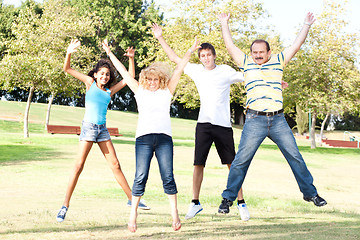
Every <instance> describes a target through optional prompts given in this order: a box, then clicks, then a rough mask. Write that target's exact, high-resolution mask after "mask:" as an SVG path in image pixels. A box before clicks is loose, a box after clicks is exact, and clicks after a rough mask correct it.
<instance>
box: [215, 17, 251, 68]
mask: <svg viewBox="0 0 360 240" xmlns="http://www.w3.org/2000/svg"><path fill="white" fill-rule="evenodd" d="M218 19H219V21H220V23H221V33H222V36H223V39H224V42H225V46H226V49H227V50H228V52H229V54H230V56H231V57H232V59H233V60H234V61H235V63H236V64H237V65H238V66H242V65H243V63H244V58H245V53H244V52H243V51H241V50H240V49H239V48H238V47H237V46H235V44H234V42H233V40H232V37H231V33H230V28H229V19H230V13H228V14H226V13H221V14H220V15H219V16H218Z"/></svg>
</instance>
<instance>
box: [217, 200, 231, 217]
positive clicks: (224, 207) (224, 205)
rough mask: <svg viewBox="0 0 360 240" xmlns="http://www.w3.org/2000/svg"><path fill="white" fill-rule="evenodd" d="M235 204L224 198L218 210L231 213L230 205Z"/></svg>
mask: <svg viewBox="0 0 360 240" xmlns="http://www.w3.org/2000/svg"><path fill="white" fill-rule="evenodd" d="M232 205H233V202H232V201H230V200H228V199H226V198H223V200H222V201H221V204H220V206H219V210H218V212H219V213H225V214H226V213H229V212H230V207H231V206H232Z"/></svg>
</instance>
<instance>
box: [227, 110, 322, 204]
mask: <svg viewBox="0 0 360 240" xmlns="http://www.w3.org/2000/svg"><path fill="white" fill-rule="evenodd" d="M266 137H269V138H270V139H271V140H272V141H273V142H274V143H276V144H277V146H278V147H279V149H280V151H281V152H282V154H283V155H284V157H285V158H286V160H287V162H288V163H289V165H290V168H291V170H292V172H293V174H294V176H295V178H296V181H297V183H298V185H299V188H300V191H301V192H302V193H303V196H304V197H313V196H315V195H317V191H316V188H315V186H314V185H313V177H312V176H311V173H310V172H309V170H308V169H307V167H306V164H305V162H304V159H303V158H302V156H301V154H300V152H299V149H298V147H297V145H296V141H295V138H294V135H293V133H292V131H291V129H290V127H289V125H288V124H287V122H286V120H285V117H284V114H283V113H280V114H277V115H274V116H263V115H257V114H254V113H247V114H246V121H245V125H244V128H243V131H242V134H241V140H240V144H239V148H238V152H237V153H236V155H235V158H234V161H233V162H232V164H231V168H230V172H229V176H228V181H227V186H226V189H225V190H224V192H223V193H222V197H223V198H226V199H228V200H231V201H234V200H235V199H236V197H237V194H238V192H239V190H240V188H241V186H242V184H243V182H244V179H245V176H246V172H247V170H248V168H249V166H250V163H251V161H252V159H253V157H254V155H255V153H256V151H257V149H258V148H259V146H260V144H261V143H262V142H263V140H264V139H265V138H266Z"/></svg>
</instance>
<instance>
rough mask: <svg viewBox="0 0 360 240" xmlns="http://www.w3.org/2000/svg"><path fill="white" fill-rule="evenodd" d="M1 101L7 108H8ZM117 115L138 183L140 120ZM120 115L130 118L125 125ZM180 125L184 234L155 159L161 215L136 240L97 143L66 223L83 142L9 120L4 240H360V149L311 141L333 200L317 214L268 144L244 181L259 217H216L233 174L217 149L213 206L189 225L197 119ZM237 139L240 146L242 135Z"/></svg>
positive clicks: (155, 210) (312, 157) (144, 219)
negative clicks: (174, 221) (66, 201)
mask: <svg viewBox="0 0 360 240" xmlns="http://www.w3.org/2000/svg"><path fill="white" fill-rule="evenodd" d="M1 105H2V102H1V103H0V108H1ZM33 105H34V106H37V104H33ZM44 106H45V105H44ZM44 106H40V108H44ZM59 107H61V108H56V107H55V108H54V109H55V110H54V112H53V113H52V118H54V116H57V115H58V114H59V113H57V111H58V110H59V111H61V112H63V113H62V114H65V113H66V112H67V109H66V108H63V106H59ZM32 108H33V106H32ZM68 108H70V109H72V107H68ZM9 109H10V110H11V108H9ZM10 110H8V111H10ZM79 110H80V111H81V109H79ZM69 111H71V110H69ZM38 112H41V111H38ZM2 113H3V112H2ZM111 114H114V116H111V117H109V116H108V120H109V121H110V118H112V117H115V118H116V119H117V120H116V121H115V120H113V121H114V125H111V127H112V126H116V124H118V126H122V125H126V124H128V127H127V129H126V131H128V132H129V135H128V136H124V137H116V138H113V142H114V146H115V149H116V151H117V155H118V158H119V160H120V164H121V167H122V169H123V171H124V174H125V175H126V177H127V180H128V182H129V184H130V185H132V181H133V177H134V172H135V166H134V159H135V155H134V139H133V134H134V133H135V132H134V131H135V130H134V129H135V128H136V114H133V113H124V112H119V111H111ZM8 115H12V113H8ZM13 115H16V114H13ZM59 115H61V114H59ZM77 117H82V115H81V113H78V112H77V111H75V112H73V113H72V114H69V115H68V116H67V117H63V120H61V121H63V122H61V121H60V120H59V122H56V121H55V120H53V121H54V122H55V123H52V124H69V125H70V124H75V123H76V121H77V119H74V118H77ZM36 118H37V117H33V118H32V117H31V119H36ZM39 119H41V118H40V117H39ZM121 119H123V120H125V119H126V120H125V121H126V123H123V122H122V121H121ZM133 120H134V121H133ZM173 120H175V124H173V131H174V142H175V148H174V151H175V155H174V173H175V179H176V182H177V187H178V191H179V193H178V208H179V213H180V218H181V220H182V228H181V230H180V231H179V232H174V231H172V229H171V217H170V214H169V204H168V200H167V197H166V195H165V194H164V193H163V190H162V184H161V179H160V175H159V172H158V167H157V164H156V161H153V162H152V166H151V172H150V177H149V181H148V183H147V188H146V192H145V195H144V199H145V200H146V202H147V203H148V204H149V205H150V206H151V207H152V209H151V210H149V211H140V210H139V218H138V231H137V232H136V233H135V234H132V233H130V232H129V231H128V230H127V220H128V216H129V208H128V207H126V202H127V199H126V196H125V194H124V193H123V192H122V190H121V189H120V187H119V186H118V185H117V183H116V182H115V179H114V178H113V176H112V173H111V170H110V168H109V167H108V166H107V164H106V161H105V159H104V158H103V156H102V154H101V152H100V150H99V148H98V147H97V146H96V145H94V147H93V149H92V151H91V153H90V155H89V157H88V160H87V162H86V165H85V169H84V171H83V173H82V175H81V176H80V179H79V182H78V185H77V187H76V189H75V192H74V194H73V197H72V201H71V207H70V209H69V212H68V214H67V217H66V220H65V221H64V222H63V223H57V222H56V220H55V217H56V214H57V211H58V209H59V208H60V206H61V204H62V201H63V198H64V194H65V189H66V185H67V181H68V177H69V174H70V171H71V168H72V167H73V162H74V158H75V157H76V154H77V147H78V146H77V143H78V136H76V135H61V134H59V135H50V134H47V133H45V131H44V130H43V123H42V120H39V121H37V120H33V124H34V125H33V126H30V138H28V139H24V138H23V134H22V132H21V131H22V130H21V123H17V122H16V121H15V122H14V121H4V120H2V121H0V134H1V136H2V137H1V138H0V153H1V156H0V196H1V197H0V204H1V206H2V208H1V211H0V215H1V219H0V239H139V238H144V239H160V238H162V239H326V238H328V239H360V202H359V200H360V191H359V190H360V189H359V186H358V183H359V182H360V181H359V180H360V177H359V172H360V165H359V160H360V151H359V150H357V149H330V148H329V149H327V148H317V149H315V150H311V149H310V148H309V146H308V145H306V141H303V142H301V144H299V145H301V146H300V150H301V153H302V155H303V156H304V159H305V161H306V162H307V164H308V167H309V169H310V171H311V173H312V174H313V176H314V184H315V186H316V187H317V189H318V191H319V193H320V195H321V196H323V197H324V198H325V199H326V200H327V201H328V205H326V206H325V207H321V208H318V207H315V206H314V205H313V204H312V203H308V202H305V201H303V200H302V195H301V193H300V192H299V190H298V187H297V184H296V181H295V179H294V177H293V175H292V173H291V171H290V168H289V166H288V165H287V163H286V161H285V159H284V158H283V157H282V155H281V153H280V151H279V150H278V149H277V148H276V146H275V145H274V144H272V143H271V141H270V140H266V141H265V142H264V143H263V145H262V146H261V148H260V149H259V151H258V152H257V153H256V155H255V158H254V160H253V162H252V164H251V166H250V169H249V171H248V175H247V177H246V180H245V182H244V193H245V199H246V202H247V204H248V207H249V210H250V214H251V219H250V221H247V222H244V221H241V220H240V217H239V214H238V212H237V209H236V207H235V206H233V207H232V208H231V212H230V213H229V214H228V215H222V214H218V213H217V208H218V206H219V204H220V201H221V196H220V194H221V192H222V190H223V189H224V187H225V185H226V178H227V173H228V170H227V168H226V167H224V166H222V165H220V163H219V158H218V156H217V153H216V150H215V148H213V149H212V150H211V152H210V154H209V158H208V162H207V165H206V168H205V176H204V181H203V186H202V189H201V198H200V201H201V203H202V205H203V207H204V210H203V211H202V212H201V213H199V214H198V216H196V217H195V218H193V219H190V220H185V219H184V216H185V214H186V212H187V208H188V204H189V202H190V200H191V188H192V161H193V149H194V145H193V133H194V132H193V131H194V129H193V128H194V126H195V124H196V122H195V121H190V120H183V119H173ZM131 121H133V122H131ZM80 123H81V120H80ZM80 123H79V124H80ZM108 126H110V125H108ZM175 128H180V129H181V130H176V129H175ZM119 129H120V132H122V131H121V127H119ZM234 133H235V142H236V144H237V143H238V141H239V136H240V129H235V130H234Z"/></svg>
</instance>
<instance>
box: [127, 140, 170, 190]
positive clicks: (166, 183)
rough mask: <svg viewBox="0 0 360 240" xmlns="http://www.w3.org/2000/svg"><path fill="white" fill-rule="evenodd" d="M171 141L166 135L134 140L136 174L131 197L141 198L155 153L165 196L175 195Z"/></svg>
mask: <svg viewBox="0 0 360 240" xmlns="http://www.w3.org/2000/svg"><path fill="white" fill-rule="evenodd" d="M173 148H174V147H173V141H172V138H171V137H170V136H168V135H166V134H147V135H143V136H140V137H138V138H136V143H135V152H136V172H135V179H134V184H133V187H132V195H133V196H142V195H144V192H145V185H146V182H147V179H148V177H149V170H150V162H151V159H152V157H153V155H154V153H155V156H156V158H157V161H158V164H159V170H160V175H161V180H162V182H163V188H164V192H165V193H166V194H176V193H177V188H176V183H175V179H174V174H173V152H174V151H173Z"/></svg>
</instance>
